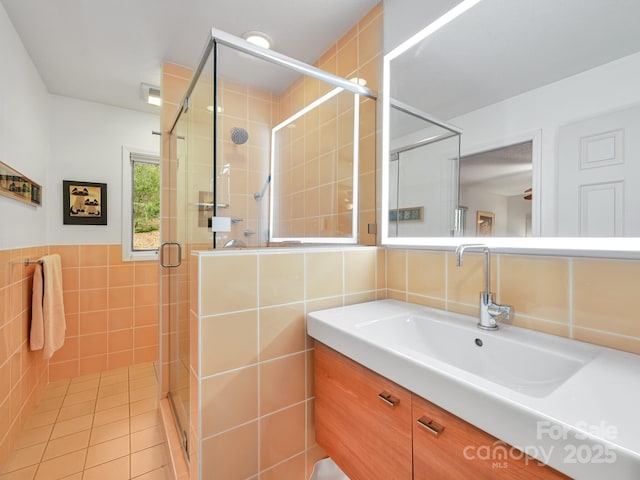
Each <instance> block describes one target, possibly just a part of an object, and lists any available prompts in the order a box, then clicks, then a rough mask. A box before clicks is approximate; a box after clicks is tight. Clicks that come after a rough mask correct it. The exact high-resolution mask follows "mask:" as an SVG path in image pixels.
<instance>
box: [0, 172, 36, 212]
mask: <svg viewBox="0 0 640 480" xmlns="http://www.w3.org/2000/svg"><path fill="white" fill-rule="evenodd" d="M0 195H4V196H7V197H10V198H13V199H15V200H19V201H21V202H24V203H28V204H30V205H36V206H38V207H40V206H41V205H42V187H41V186H40V185H39V184H37V183H36V182H34V181H33V180H30V179H29V178H27V177H25V176H24V175H22V174H21V173H20V172H18V171H16V170H14V169H13V168H11V167H10V166H9V165H7V164H6V163H3V162H0Z"/></svg>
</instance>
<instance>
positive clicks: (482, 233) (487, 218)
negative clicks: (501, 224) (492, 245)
mask: <svg viewBox="0 0 640 480" xmlns="http://www.w3.org/2000/svg"><path fill="white" fill-rule="evenodd" d="M494 221H495V215H494V214H493V213H492V212H482V211H480V210H478V211H476V235H477V236H478V237H493V224H494Z"/></svg>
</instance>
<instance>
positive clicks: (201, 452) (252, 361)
mask: <svg viewBox="0 0 640 480" xmlns="http://www.w3.org/2000/svg"><path fill="white" fill-rule="evenodd" d="M195 263H196V265H194V268H192V269H191V273H192V275H193V279H192V280H191V283H192V285H196V284H199V288H198V289H194V288H192V289H191V292H192V299H191V305H192V309H191V312H192V313H191V327H190V332H191V338H192V341H191V344H190V345H191V346H190V349H191V372H192V374H193V375H192V382H191V432H190V434H191V437H190V438H191V440H190V445H191V449H192V451H191V469H192V471H191V478H203V479H205V478H258V477H257V476H258V474H259V476H260V478H261V479H262V480H276V479H285V478H286V479H288V480H303V479H306V478H308V477H309V473H310V472H311V469H312V467H313V464H314V463H315V462H316V461H317V460H318V459H320V458H322V457H323V456H324V452H323V451H322V449H321V448H320V447H319V446H318V445H317V443H316V441H315V430H314V387H313V341H312V339H310V338H309V337H307V335H306V331H305V314H306V313H307V312H310V311H313V310H319V309H323V308H331V307H336V306H341V305H346V304H350V303H358V302H363V301H368V300H375V299H376V298H379V297H381V296H383V295H384V281H385V277H384V270H383V268H384V250H380V249H377V248H375V247H335V248H332V247H327V248H312V249H308V248H305V249H295V248H293V249H290V248H289V249H263V250H257V251H256V250H254V251H244V252H243V251H235V252H231V251H229V250H226V251H220V250H219V251H217V252H202V253H201V254H200V255H199V256H197V257H196V260H195ZM198 279H199V281H198ZM198 398H200V399H201V401H202V403H201V404H200V405H199V404H198ZM200 425H201V426H202V430H201V431H200V430H199V428H198V427H199V426H200ZM199 466H200V467H201V469H202V470H201V471H200V472H199V473H200V476H199V477H198V476H196V475H197V473H198V472H197V469H198V467H199Z"/></svg>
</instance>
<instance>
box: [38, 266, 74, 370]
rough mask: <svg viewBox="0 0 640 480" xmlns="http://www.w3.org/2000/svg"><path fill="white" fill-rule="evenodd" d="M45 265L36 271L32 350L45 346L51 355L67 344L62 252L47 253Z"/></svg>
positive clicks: (45, 350)
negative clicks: (59, 253)
mask: <svg viewBox="0 0 640 480" xmlns="http://www.w3.org/2000/svg"><path fill="white" fill-rule="evenodd" d="M41 260H42V266H41V265H36V268H35V272H34V274H33V296H32V306H31V332H30V346H31V350H40V349H42V350H43V351H42V358H44V359H45V360H46V359H48V358H51V356H52V355H53V352H55V351H56V350H58V349H59V348H60V347H62V345H63V344H64V336H65V330H66V329H67V325H66V322H65V318H64V302H63V296H62V266H61V263H60V255H57V254H54V255H45V256H44V257H42V258H41Z"/></svg>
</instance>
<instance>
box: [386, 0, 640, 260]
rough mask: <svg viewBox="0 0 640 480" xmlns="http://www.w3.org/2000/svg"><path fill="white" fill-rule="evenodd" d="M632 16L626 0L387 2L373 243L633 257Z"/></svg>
mask: <svg viewBox="0 0 640 480" xmlns="http://www.w3.org/2000/svg"><path fill="white" fill-rule="evenodd" d="M445 12H446V13H445ZM443 14H444V17H443V16H442V15H443ZM638 18H640V2H638V1H636V0H612V1H605V0H563V1H557V0H517V1H513V0H481V1H478V0H466V1H463V2H460V1H454V0H450V1H445V0H440V1H436V2H420V1H417V0H392V1H388V2H385V52H386V55H385V59H384V102H383V151H384V152H386V154H387V155H385V157H384V160H383V193H382V210H383V212H382V215H383V228H382V237H383V238H382V241H383V243H386V244H392V245H393V244H396V245H403V244H404V245H444V246H446V245H454V244H458V243H460V241H461V239H460V237H465V239H468V237H472V238H474V239H476V240H478V239H479V240H481V241H483V242H485V243H489V244H491V245H494V246H496V247H503V248H507V249H508V248H517V249H524V250H528V249H532V251H536V249H538V248H546V249H552V250H555V251H558V252H560V251H564V250H574V249H578V250H583V251H586V252H590V251H602V250H607V251H612V252H615V251H618V252H627V253H621V254H620V255H621V256H629V255H631V256H635V255H636V253H635V251H636V250H640V248H639V245H637V241H634V240H633V239H634V237H640V88H639V87H638V85H640V29H639V28H637V22H636V20H637V19H638ZM417 19H425V20H423V24H422V25H418V20H417ZM399 25H403V28H400V27H399ZM423 27H426V28H423ZM411 34H415V35H413V36H411ZM407 111H410V112H414V113H415V112H419V115H416V114H413V115H412V114H408V113H407ZM438 128H440V129H441V130H442V129H443V128H444V129H446V130H447V132H448V133H455V135H447V134H443V132H442V131H441V132H438V131H437V129H438ZM416 145H417V146H416ZM403 149H407V150H408V152H407V153H403V152H404V150H403ZM399 151H400V152H401V153H400V155H398V152H399ZM478 237H480V238H478ZM578 238H579V239H578ZM636 240H637V239H636ZM465 241H467V240H465ZM614 254H615V253H614Z"/></svg>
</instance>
